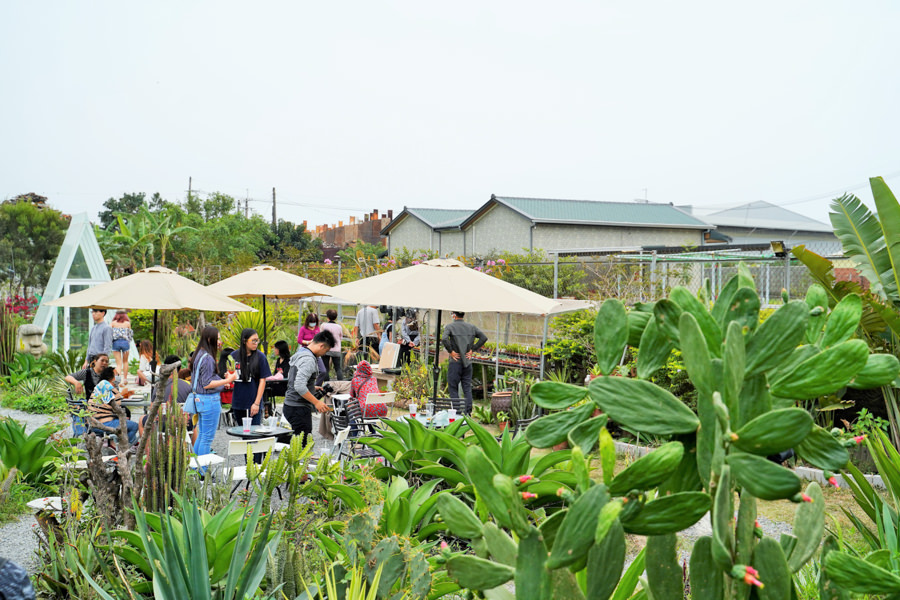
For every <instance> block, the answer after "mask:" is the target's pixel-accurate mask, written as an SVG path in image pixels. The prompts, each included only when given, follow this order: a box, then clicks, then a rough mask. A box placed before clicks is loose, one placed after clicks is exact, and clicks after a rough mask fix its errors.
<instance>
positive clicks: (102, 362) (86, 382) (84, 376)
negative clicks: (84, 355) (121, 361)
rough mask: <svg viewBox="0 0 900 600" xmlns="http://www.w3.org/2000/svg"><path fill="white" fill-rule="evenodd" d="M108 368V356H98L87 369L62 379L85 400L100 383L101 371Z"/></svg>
mask: <svg viewBox="0 0 900 600" xmlns="http://www.w3.org/2000/svg"><path fill="white" fill-rule="evenodd" d="M108 366H109V356H108V355H106V354H98V355H96V356H94V357H93V358H92V359H91V363H90V364H89V365H88V366H87V367H85V368H84V369H81V370H80V371H77V372H75V373H70V374H68V375H66V376H65V378H64V379H65V380H66V382H67V383H71V384H72V385H73V386H75V393H76V394H81V393H83V394H84V399H85V400H87V399H89V398H90V397H91V394H92V393H93V392H94V388H95V387H97V384H98V383H100V374H101V373H102V372H103V369H105V368H106V367H108ZM76 435H77V434H76Z"/></svg>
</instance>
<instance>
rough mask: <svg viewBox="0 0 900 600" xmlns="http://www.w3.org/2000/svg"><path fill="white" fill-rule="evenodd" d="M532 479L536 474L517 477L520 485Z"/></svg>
mask: <svg viewBox="0 0 900 600" xmlns="http://www.w3.org/2000/svg"><path fill="white" fill-rule="evenodd" d="M532 479H534V475H519V476H518V477H517V480H518V481H519V485H522V484H523V483H528V482H529V481H531V480H532Z"/></svg>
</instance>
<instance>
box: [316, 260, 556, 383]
mask: <svg viewBox="0 0 900 600" xmlns="http://www.w3.org/2000/svg"><path fill="white" fill-rule="evenodd" d="M331 292H332V293H333V294H334V295H335V296H339V297H341V298H347V299H348V300H354V301H356V302H359V303H360V304H386V305H389V306H414V307H416V308H428V309H431V308H433V309H437V311H438V313H437V327H436V330H435V332H436V336H435V338H436V346H437V348H438V351H439V350H440V347H441V313H440V311H441V310H455V311H461V312H496V313H523V314H537V315H546V314H549V313H550V312H552V311H553V310H554V309H555V308H558V307H559V305H560V302H559V300H554V299H552V298H545V297H544V296H541V295H540V294H535V293H534V292H532V291H529V290H526V289H524V288H520V287H519V286H517V285H513V284H511V283H507V282H505V281H503V280H501V279H497V278H496V277H491V276H490V275H485V274H484V273H481V272H480V271H476V270H475V269H470V268H469V267H467V266H465V265H464V264H463V263H461V262H459V261H458V260H453V259H451V258H435V259H433V260H428V261H425V262H423V263H421V264H418V265H414V266H412V267H406V268H404V269H398V270H396V271H389V272H387V273H383V274H381V275H376V276H374V277H368V278H366V279H361V280H359V281H354V282H352V283H345V284H343V285H338V286H335V287H333V288H331ZM438 355H439V353H435V357H437V356H438ZM433 369H434V390H433V395H434V396H435V397H436V396H437V387H438V373H439V372H440V368H439V367H438V361H437V358H435V361H434V367H433Z"/></svg>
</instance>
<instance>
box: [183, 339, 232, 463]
mask: <svg viewBox="0 0 900 600" xmlns="http://www.w3.org/2000/svg"><path fill="white" fill-rule="evenodd" d="M218 347H219V330H218V329H216V328H215V327H213V326H212V325H207V326H206V327H204V328H203V331H201V332H200V342H199V343H198V344H197V349H196V350H194V355H193V356H192V357H191V362H190V365H191V388H192V389H193V390H195V394H196V397H195V400H194V407H195V410H196V412H197V415H198V416H199V417H200V420H199V421H198V423H197V429H198V433H197V441H196V442H195V443H194V454H196V455H197V456H202V455H203V454H209V452H210V450H211V449H212V441H213V438H214V437H216V428H217V427H218V425H219V417H220V415H221V413H222V404H221V402H220V400H219V391H220V388H221V387H223V386H225V385H228V384H229V383H231V382H232V381H234V380H235V379H237V373H228V374H227V375H226V376H225V379H222V378H221V377H219V374H218V373H217V372H216V370H217V365H216V358H215V356H216V350H217V349H218Z"/></svg>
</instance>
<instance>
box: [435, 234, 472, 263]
mask: <svg viewBox="0 0 900 600" xmlns="http://www.w3.org/2000/svg"><path fill="white" fill-rule="evenodd" d="M435 235H436V236H438V239H439V240H440V242H439V243H440V247H439V248H438V252H439V253H440V255H441V256H449V257H450V258H456V257H457V256H463V254H464V251H463V238H464V236H465V234H464V233H463V232H462V231H459V230H456V231H436V232H435Z"/></svg>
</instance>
